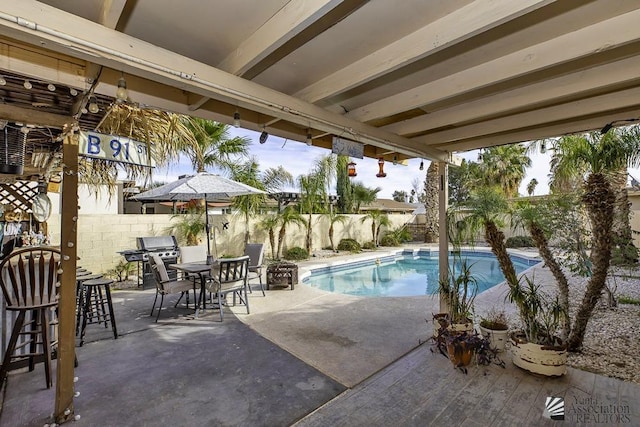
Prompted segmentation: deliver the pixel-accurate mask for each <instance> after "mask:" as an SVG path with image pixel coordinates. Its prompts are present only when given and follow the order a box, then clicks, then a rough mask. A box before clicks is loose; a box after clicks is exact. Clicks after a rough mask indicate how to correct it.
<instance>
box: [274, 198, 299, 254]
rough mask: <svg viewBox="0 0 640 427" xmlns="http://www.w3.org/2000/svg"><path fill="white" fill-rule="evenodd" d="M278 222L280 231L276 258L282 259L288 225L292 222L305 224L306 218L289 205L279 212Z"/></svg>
mask: <svg viewBox="0 0 640 427" xmlns="http://www.w3.org/2000/svg"><path fill="white" fill-rule="evenodd" d="M277 216H278V224H279V225H280V231H278V249H277V250H276V258H277V259H280V254H281V253H282V244H283V243H284V237H285V235H286V233H287V227H288V226H289V225H291V224H298V225H304V224H305V220H304V218H303V217H302V215H300V214H299V213H298V212H296V210H295V209H294V208H293V207H291V206H287V207H286V208H284V209H283V210H282V212H279V213H278V215H277Z"/></svg>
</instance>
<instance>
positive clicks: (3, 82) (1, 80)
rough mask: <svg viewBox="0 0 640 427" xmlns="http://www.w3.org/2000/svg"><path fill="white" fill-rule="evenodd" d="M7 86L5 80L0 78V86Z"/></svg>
mask: <svg viewBox="0 0 640 427" xmlns="http://www.w3.org/2000/svg"><path fill="white" fill-rule="evenodd" d="M6 84H7V80H5V78H4V76H0V86H4V85H6Z"/></svg>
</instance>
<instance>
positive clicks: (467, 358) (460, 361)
mask: <svg viewBox="0 0 640 427" xmlns="http://www.w3.org/2000/svg"><path fill="white" fill-rule="evenodd" d="M447 352H448V353H449V360H451V363H453V366H455V367H456V368H462V367H464V366H468V365H469V364H470V363H471V360H472V358H473V348H470V347H467V343H466V342H464V341H463V342H458V343H456V344H451V343H448V344H447Z"/></svg>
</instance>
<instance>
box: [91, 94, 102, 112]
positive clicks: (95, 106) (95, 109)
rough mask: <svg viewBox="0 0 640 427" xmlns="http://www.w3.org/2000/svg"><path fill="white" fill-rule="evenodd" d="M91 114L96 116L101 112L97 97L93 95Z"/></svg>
mask: <svg viewBox="0 0 640 427" xmlns="http://www.w3.org/2000/svg"><path fill="white" fill-rule="evenodd" d="M88 109H89V112H91V113H93V114H95V113H97V112H98V111H100V107H98V102H97V101H96V97H95V96H93V95H91V98H89V108H88Z"/></svg>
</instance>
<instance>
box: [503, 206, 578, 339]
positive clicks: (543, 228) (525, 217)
mask: <svg viewBox="0 0 640 427" xmlns="http://www.w3.org/2000/svg"><path fill="white" fill-rule="evenodd" d="M550 217H551V215H550V213H549V209H547V206H546V205H545V204H538V205H532V204H531V203H528V202H524V203H519V204H517V205H516V207H515V209H514V211H513V216H512V217H511V219H512V228H517V227H519V226H522V227H525V228H526V229H527V230H528V231H529V234H530V235H531V238H532V239H533V242H534V243H535V245H536V247H537V248H538V252H539V253H540V256H541V257H542V259H543V260H544V263H545V265H546V266H547V267H548V268H549V270H551V274H553V277H554V278H555V279H556V282H557V284H558V290H559V302H560V307H561V308H562V317H563V328H562V336H561V338H562V340H563V341H564V342H566V340H567V338H568V336H569V334H570V332H571V319H570V317H569V281H568V280H567V276H566V275H565V274H564V272H563V271H562V267H561V265H560V263H559V262H558V261H557V260H556V258H555V256H554V255H553V253H552V252H551V248H550V247H549V238H548V236H549V234H550V231H549V229H550V227H549V224H548V223H547V221H548V220H549V218H550Z"/></svg>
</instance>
